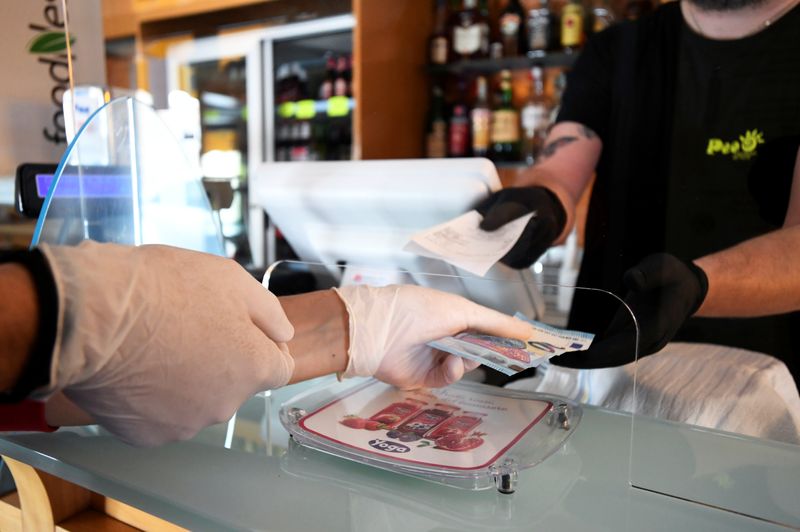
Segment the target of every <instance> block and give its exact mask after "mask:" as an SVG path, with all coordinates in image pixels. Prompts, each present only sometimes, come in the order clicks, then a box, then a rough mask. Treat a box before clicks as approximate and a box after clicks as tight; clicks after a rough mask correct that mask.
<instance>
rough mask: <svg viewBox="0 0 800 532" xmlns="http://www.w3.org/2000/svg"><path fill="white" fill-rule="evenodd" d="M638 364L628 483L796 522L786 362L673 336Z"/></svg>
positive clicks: (799, 488)
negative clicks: (629, 478)
mask: <svg viewBox="0 0 800 532" xmlns="http://www.w3.org/2000/svg"><path fill="white" fill-rule="evenodd" d="M634 374H635V375H636V385H635V390H636V392H635V396H634V398H633V402H632V404H631V407H632V411H633V412H634V413H635V414H634V417H633V434H632V440H631V441H632V446H631V484H632V486H634V487H635V488H637V489H643V490H647V491H650V492H653V493H658V494H660V495H662V496H665V497H673V498H678V499H681V500H684V501H691V502H694V503H698V504H702V505H705V506H710V507H713V508H717V509H720V510H724V511H729V512H734V513H736V514H739V515H745V516H749V517H751V518H753V519H756V520H760V521H766V522H770V523H777V524H781V525H786V526H790V527H800V445H798V444H799V443H800V397H798V392H797V387H796V384H795V382H794V380H793V378H792V375H791V373H790V372H789V370H788V369H787V367H786V366H785V365H784V364H783V362H781V361H779V360H778V359H776V358H773V357H771V356H769V355H767V354H764V353H758V352H754V351H749V350H745V349H739V348H734V347H727V346H722V345H714V344H706V343H685V342H674V343H670V344H667V346H666V347H665V348H664V349H662V350H661V351H659V352H658V353H655V354H652V355H649V356H644V357H640V358H639V359H638V361H637V363H636V364H635V372H634Z"/></svg>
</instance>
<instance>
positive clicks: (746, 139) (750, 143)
mask: <svg viewBox="0 0 800 532" xmlns="http://www.w3.org/2000/svg"><path fill="white" fill-rule="evenodd" d="M759 144H764V133H763V132H761V131H759V130H758V129H749V130H747V131H745V133H744V135H739V138H738V139H737V140H732V141H730V142H726V141H724V140H722V139H715V138H711V139H708V146H707V147H706V155H711V156H714V155H717V154H722V155H730V156H731V157H732V158H733V160H734V161H747V160H750V159H752V158H753V157H755V156H756V155H757V153H756V148H757V147H758V145H759Z"/></svg>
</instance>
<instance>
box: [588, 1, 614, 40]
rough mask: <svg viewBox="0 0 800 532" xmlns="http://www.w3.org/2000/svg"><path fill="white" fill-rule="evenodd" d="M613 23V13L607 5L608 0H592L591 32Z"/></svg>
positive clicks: (596, 31)
mask: <svg viewBox="0 0 800 532" xmlns="http://www.w3.org/2000/svg"><path fill="white" fill-rule="evenodd" d="M613 23H614V13H613V12H612V10H611V7H609V5H608V0H593V1H592V12H591V30H592V33H598V32H600V31H603V30H604V29H606V28H607V27H609V26H611V24H613Z"/></svg>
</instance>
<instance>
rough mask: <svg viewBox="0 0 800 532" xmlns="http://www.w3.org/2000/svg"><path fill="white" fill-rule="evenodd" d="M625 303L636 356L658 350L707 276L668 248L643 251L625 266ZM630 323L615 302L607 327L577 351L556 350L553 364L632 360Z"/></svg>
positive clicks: (700, 293) (688, 311)
mask: <svg viewBox="0 0 800 532" xmlns="http://www.w3.org/2000/svg"><path fill="white" fill-rule="evenodd" d="M623 284H624V285H625V288H626V290H627V291H626V293H625V298H624V299H625V303H626V304H627V305H628V306H629V307H630V309H631V311H632V312H633V314H634V316H635V317H636V321H637V322H638V324H639V356H645V355H649V354H652V353H655V352H657V351H660V350H661V349H663V348H664V346H666V345H667V343H668V342H669V341H670V340H672V338H673V337H674V336H675V334H676V333H677V332H678V330H679V329H680V328H681V326H682V325H683V324H684V322H685V321H686V320H687V319H688V318H689V317H690V316H692V315H693V314H694V313H695V312H697V309H699V308H700V305H702V304H703V300H704V299H705V297H706V294H707V293H708V278H707V277H706V274H705V272H704V271H703V270H702V269H700V267H698V266H697V265H696V264H694V263H693V262H688V261H683V260H681V259H679V258H677V257H675V256H673V255H670V254H668V253H655V254H653V255H648V256H647V257H645V258H644V259H643V260H642V261H641V262H639V264H637V265H636V266H634V267H633V268H630V269H629V270H628V271H626V272H625V275H624V277H623ZM635 345H636V338H635V327H634V325H633V318H631V315H630V314H629V313H628V311H627V309H625V308H620V309H619V311H618V312H617V313H616V315H615V316H614V319H613V320H612V321H611V324H610V325H609V327H608V329H606V331H605V332H604V334H603V335H602V337H601V338H598V339H596V340H595V341H594V343H592V346H591V347H590V348H589V349H588V350H586V351H582V352H578V353H569V354H564V355H561V356H559V357H557V358H555V359H553V361H554V362H555V363H556V364H558V365H566V366H573V367H581V368H599V367H608V366H619V365H622V364H627V363H629V362H633V360H634V358H635V357H634V355H635Z"/></svg>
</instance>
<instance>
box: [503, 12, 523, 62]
mask: <svg viewBox="0 0 800 532" xmlns="http://www.w3.org/2000/svg"><path fill="white" fill-rule="evenodd" d="M524 21H525V14H524V12H523V10H522V6H521V5H520V3H519V0H511V1H510V2H509V3H508V5H507V6H506V8H505V9H504V10H503V12H502V13H501V14H500V18H499V19H498V26H499V29H500V39H501V42H502V43H503V56H505V57H514V56H517V55H519V54H520V53H522V52H523V51H524V47H523V46H522V45H523V43H524V32H523V31H522V28H523V26H524V24H523V23H524Z"/></svg>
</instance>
